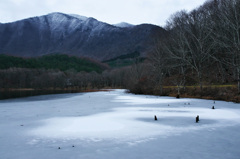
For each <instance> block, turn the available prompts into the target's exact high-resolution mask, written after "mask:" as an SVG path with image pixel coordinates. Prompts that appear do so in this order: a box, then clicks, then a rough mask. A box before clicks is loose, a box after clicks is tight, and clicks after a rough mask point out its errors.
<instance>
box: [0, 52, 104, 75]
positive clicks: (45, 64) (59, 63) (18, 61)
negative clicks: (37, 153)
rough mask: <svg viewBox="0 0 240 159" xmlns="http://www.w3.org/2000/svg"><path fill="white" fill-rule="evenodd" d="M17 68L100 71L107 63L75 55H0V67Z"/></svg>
mask: <svg viewBox="0 0 240 159" xmlns="http://www.w3.org/2000/svg"><path fill="white" fill-rule="evenodd" d="M11 67H17V68H31V69H33V68H37V69H39V68H44V69H59V70H61V71H66V70H70V69H72V70H76V71H77V72H80V71H85V72H92V71H95V72H98V73H101V72H102V71H103V70H105V69H107V65H104V64H102V63H100V62H96V61H93V60H90V59H86V58H78V57H75V56H68V55H61V54H53V55H45V56H42V57H39V58H21V57H14V56H7V55H0V69H8V68H11Z"/></svg>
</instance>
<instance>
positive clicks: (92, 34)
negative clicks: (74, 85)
mask: <svg viewBox="0 0 240 159" xmlns="http://www.w3.org/2000/svg"><path fill="white" fill-rule="evenodd" d="M165 32H166V31H165V30H164V29H163V28H161V27H159V26H155V25H151V24H142V25H136V26H134V25H130V24H127V23H121V24H120V25H110V24H107V23H104V22H100V21H98V20H96V19H94V18H88V17H84V16H79V15H74V14H71V15H70V14H63V13H51V14H48V15H44V16H40V17H32V18H29V19H24V20H20V21H16V22H12V23H4V24H0V54H7V55H13V56H20V57H38V56H42V55H46V54H52V53H61V54H68V55H75V56H81V57H89V58H93V59H97V60H109V59H112V58H116V57H118V56H121V55H125V54H131V53H133V52H136V51H137V52H139V53H140V54H141V55H144V54H145V53H146V52H147V51H149V49H150V48H151V47H152V46H153V45H154V41H156V38H161V37H162V36H164V34H165Z"/></svg>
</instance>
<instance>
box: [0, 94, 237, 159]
mask: <svg viewBox="0 0 240 159" xmlns="http://www.w3.org/2000/svg"><path fill="white" fill-rule="evenodd" d="M213 105H214V106H215V108H216V109H214V110H212V109H211V107H212V106H213ZM239 106H240V105H239V104H234V103H231V102H222V101H216V102H215V104H214V102H213V101H212V100H200V99H176V98H171V97H156V96H145V95H132V94H126V93H124V90H114V91H110V92H94V93H84V94H83V93H78V94H63V95H44V96H36V97H28V98H21V99H12V100H2V101H0V114H1V116H0V121H1V122H0V154H1V157H0V158H3V159H5V158H9V159H15V158H18V159H32V158H34V159H42V158H60V159H63V158H99V159H101V158H170V159H171V158H172V159H174V158H189V159H190V158H191V159H192V158H209V159H212V158H218V159H221V158H222V159H224V158H228V159H229V158H230V159H239V156H240V152H239V146H240V138H239V137H240V136H239V131H240V107H239ZM154 115H156V116H157V117H158V120H157V121H155V120H154ZM197 115H199V116H200V122H199V123H196V122H195V117H196V116H197ZM59 148H60V149H59Z"/></svg>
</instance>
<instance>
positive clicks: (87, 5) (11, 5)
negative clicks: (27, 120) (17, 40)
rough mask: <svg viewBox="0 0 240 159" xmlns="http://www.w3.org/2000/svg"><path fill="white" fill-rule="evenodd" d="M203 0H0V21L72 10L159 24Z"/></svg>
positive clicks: (116, 20)
mask: <svg viewBox="0 0 240 159" xmlns="http://www.w3.org/2000/svg"><path fill="white" fill-rule="evenodd" d="M204 2H205V0H1V1H0V22H2V23H4V22H12V21H16V20H20V19H24V18H28V17H33V16H40V15H44V14H48V13H51V12H64V13H74V14H79V15H83V16H87V17H94V18H96V19H98V20H100V21H104V22H107V23H111V24H115V23H119V22H123V21H125V22H128V23H132V24H140V23H152V24H156V25H161V26H163V25H164V24H165V21H166V20H167V19H168V18H169V16H170V15H171V14H173V13H175V12H176V11H180V10H182V9H186V10H188V11H190V10H191V9H193V8H196V7H198V6H200V5H201V4H203V3H204Z"/></svg>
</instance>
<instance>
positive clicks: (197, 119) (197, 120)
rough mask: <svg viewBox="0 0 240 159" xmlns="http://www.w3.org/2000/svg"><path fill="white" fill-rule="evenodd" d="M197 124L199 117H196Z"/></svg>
mask: <svg viewBox="0 0 240 159" xmlns="http://www.w3.org/2000/svg"><path fill="white" fill-rule="evenodd" d="M198 122H199V115H198V116H197V117H196V123H198Z"/></svg>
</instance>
